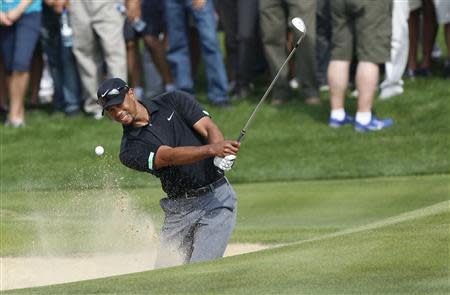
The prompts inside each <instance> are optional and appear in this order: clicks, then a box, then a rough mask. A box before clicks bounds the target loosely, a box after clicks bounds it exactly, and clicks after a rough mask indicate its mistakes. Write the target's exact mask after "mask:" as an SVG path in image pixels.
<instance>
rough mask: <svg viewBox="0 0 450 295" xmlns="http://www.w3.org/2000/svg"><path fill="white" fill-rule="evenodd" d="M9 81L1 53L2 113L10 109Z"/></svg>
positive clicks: (0, 91) (0, 93)
mask: <svg viewBox="0 0 450 295" xmlns="http://www.w3.org/2000/svg"><path fill="white" fill-rule="evenodd" d="M7 93H8V83H7V81H6V71H5V66H4V64H3V58H2V56H1V54H0V113H3V112H5V111H6V110H8V95H7Z"/></svg>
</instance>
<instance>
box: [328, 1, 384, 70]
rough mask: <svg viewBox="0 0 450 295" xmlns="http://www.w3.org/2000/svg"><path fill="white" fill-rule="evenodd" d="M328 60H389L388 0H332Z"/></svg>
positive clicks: (374, 61) (379, 62) (373, 61)
mask: <svg viewBox="0 0 450 295" xmlns="http://www.w3.org/2000/svg"><path fill="white" fill-rule="evenodd" d="M331 16H332V24H333V26H332V28H333V37H332V52H331V59H332V60H346V61H350V60H352V58H353V57H354V56H355V55H356V59H357V60H358V61H368V62H372V63H376V64H381V63H385V62H386V61H388V60H390V52H391V35H392V0H377V1H371V0H333V1H331Z"/></svg>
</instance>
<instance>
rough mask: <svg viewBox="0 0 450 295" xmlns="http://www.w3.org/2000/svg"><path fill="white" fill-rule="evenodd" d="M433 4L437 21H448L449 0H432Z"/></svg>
mask: <svg viewBox="0 0 450 295" xmlns="http://www.w3.org/2000/svg"><path fill="white" fill-rule="evenodd" d="M434 6H435V7H436V17H437V21H438V23H440V24H448V23H450V0H434Z"/></svg>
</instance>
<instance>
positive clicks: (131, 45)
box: [126, 38, 142, 88]
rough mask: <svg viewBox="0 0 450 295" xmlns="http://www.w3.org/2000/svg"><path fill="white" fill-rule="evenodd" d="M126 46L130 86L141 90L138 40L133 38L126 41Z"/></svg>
mask: <svg viewBox="0 0 450 295" xmlns="http://www.w3.org/2000/svg"><path fill="white" fill-rule="evenodd" d="M126 46H127V67H128V75H129V76H130V82H129V84H130V86H131V87H133V88H137V87H141V88H142V69H141V65H142V63H141V58H140V54H139V49H138V39H137V38H133V39H130V40H127V41H126Z"/></svg>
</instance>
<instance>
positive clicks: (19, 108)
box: [0, 0, 42, 127]
mask: <svg viewBox="0 0 450 295" xmlns="http://www.w3.org/2000/svg"><path fill="white" fill-rule="evenodd" d="M41 10H42V1H41V0H12V1H2V5H1V6H0V47H1V55H2V60H3V62H4V66H5V69H6V73H7V76H8V78H7V79H8V81H9V85H8V94H9V99H10V103H9V112H8V118H7V122H6V124H7V125H10V126H12V127H21V126H23V125H24V124H25V106H24V100H25V94H26V91H27V89H28V82H29V80H30V64H31V60H32V58H33V52H34V49H35V47H36V44H37V42H38V40H39V34H40V28H41Z"/></svg>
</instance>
